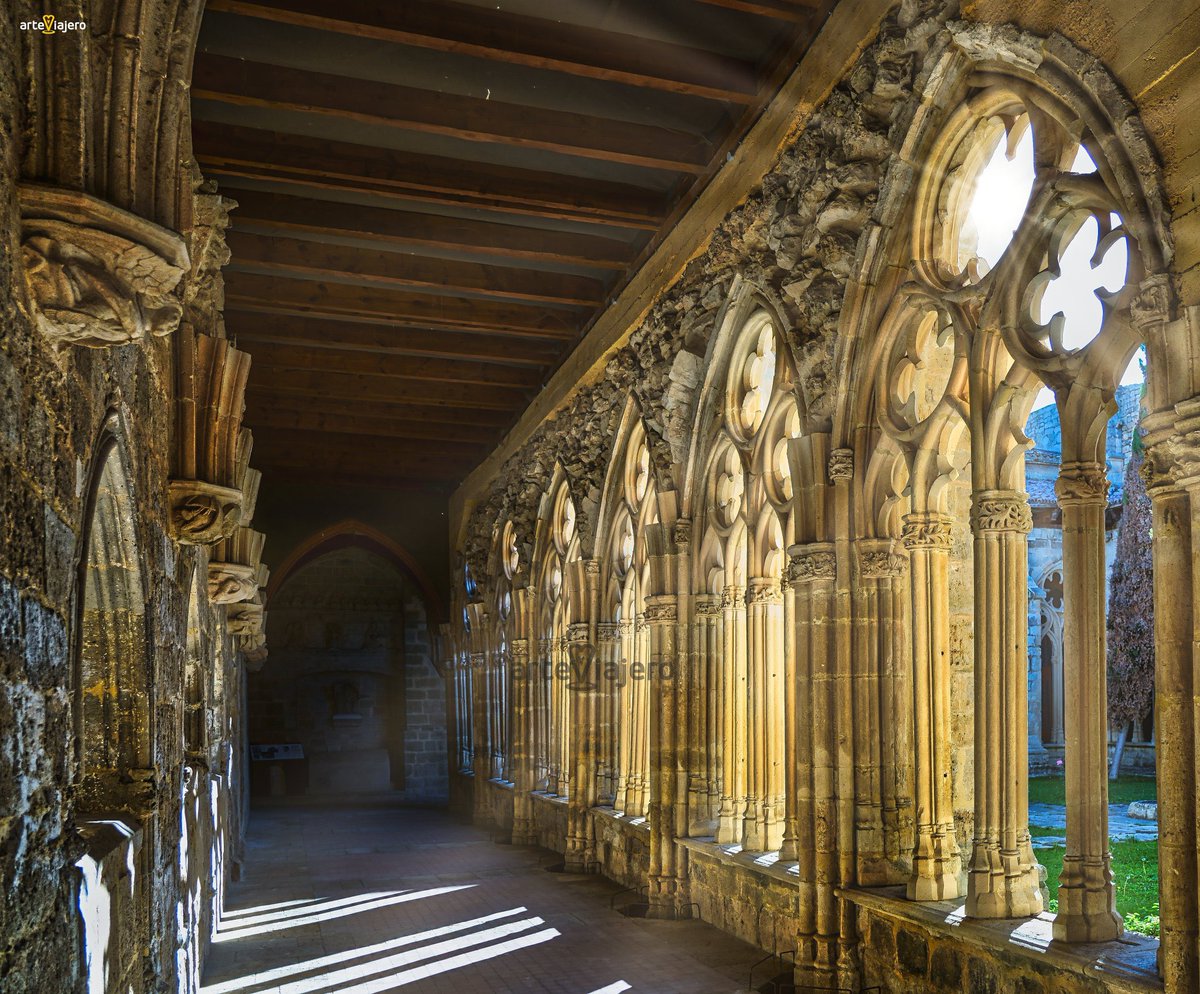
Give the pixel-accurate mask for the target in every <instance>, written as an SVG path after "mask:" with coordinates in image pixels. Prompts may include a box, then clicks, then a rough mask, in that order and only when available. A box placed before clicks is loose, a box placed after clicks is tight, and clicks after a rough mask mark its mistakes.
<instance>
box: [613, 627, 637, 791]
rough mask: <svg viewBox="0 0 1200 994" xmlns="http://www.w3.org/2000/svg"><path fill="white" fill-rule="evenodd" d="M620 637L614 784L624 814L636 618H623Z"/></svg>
mask: <svg viewBox="0 0 1200 994" xmlns="http://www.w3.org/2000/svg"><path fill="white" fill-rule="evenodd" d="M615 627H616V630H617V638H618V639H619V643H618V648H617V658H618V662H617V681H616V685H615V686H614V688H613V708H614V714H613V725H614V734H613V739H614V744H615V746H616V754H615V757H614V769H615V773H616V779H615V781H614V787H613V808H614V809H615V810H617V811H619V812H621V813H623V814H625V813H628V811H629V777H630V774H631V765H632V758H631V757H632V755H633V687H632V686H631V685H630V675H629V668H630V664H631V663H632V662H633V656H634V652H633V637H634V636H633V622H632V621H621V622H618V623H617V625H616V626H615Z"/></svg>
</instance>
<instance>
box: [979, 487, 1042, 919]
mask: <svg viewBox="0 0 1200 994" xmlns="http://www.w3.org/2000/svg"><path fill="white" fill-rule="evenodd" d="M1032 526H1033V519H1032V516H1031V514H1030V511H1029V501H1028V500H1027V498H1026V497H1025V495H1024V494H1022V493H1017V492H1016V491H1011V490H983V491H979V492H977V493H976V494H975V495H974V498H973V501H972V505H971V528H972V531H973V532H974V535H975V555H974V559H975V839H974V843H973V845H972V849H971V862H970V866H969V868H968V872H967V914H968V915H970V916H972V917H974V918H1025V917H1028V916H1031V915H1037V914H1040V913H1041V911H1042V892H1041V890H1040V886H1039V883H1040V882H1039V878H1038V868H1037V862H1036V860H1035V859H1034V858H1033V845H1032V843H1031V842H1030V839H1029V740H1028V723H1029V698H1028V682H1027V681H1028V667H1029V663H1028V659H1027V656H1026V642H1027V639H1028V630H1027V620H1028V612H1029V606H1028V605H1029V601H1028V596H1027V593H1026V591H1027V586H1028V573H1029V552H1028V549H1027V539H1026V536H1027V535H1028V534H1029V531H1030V529H1031V528H1032Z"/></svg>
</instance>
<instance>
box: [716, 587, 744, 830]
mask: <svg viewBox="0 0 1200 994" xmlns="http://www.w3.org/2000/svg"><path fill="white" fill-rule="evenodd" d="M721 614H722V618H721V621H722V628H723V632H722V638H721V642H722V645H723V647H724V658H723V659H722V661H721V670H722V674H723V679H722V690H723V692H724V698H723V702H722V708H721V726H722V736H721V742H722V747H721V807H720V811H719V813H718V817H717V842H719V843H723V844H730V845H732V844H737V843H740V842H741V841H742V817H743V816H744V814H745V811H746V703H745V702H746V700H747V696H748V690H747V673H746V636H745V632H746V588H745V587H741V586H738V585H736V584H730V585H729V586H727V587H726V588H725V590H724V592H723V594H722V599H721Z"/></svg>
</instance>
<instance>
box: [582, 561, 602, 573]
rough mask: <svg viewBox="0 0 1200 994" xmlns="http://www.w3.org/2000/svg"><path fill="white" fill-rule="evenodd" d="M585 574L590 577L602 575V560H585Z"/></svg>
mask: <svg viewBox="0 0 1200 994" xmlns="http://www.w3.org/2000/svg"><path fill="white" fill-rule="evenodd" d="M583 572H584V573H585V574H586V575H588V576H599V575H600V560H599V559H585V560H584V561H583Z"/></svg>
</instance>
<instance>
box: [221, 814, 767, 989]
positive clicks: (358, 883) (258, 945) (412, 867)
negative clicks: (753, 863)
mask: <svg viewBox="0 0 1200 994" xmlns="http://www.w3.org/2000/svg"><path fill="white" fill-rule="evenodd" d="M551 861H552V856H551V854H550V853H548V852H546V851H544V850H539V849H532V848H524V847H513V846H501V845H496V844H494V843H492V842H490V841H489V839H488V837H487V835H486V834H484V833H483V832H481V831H479V830H478V829H476V828H474V827H471V826H469V825H465V824H463V823H461V822H458V821H455V820H453V819H451V818H450V817H449V816H447V815H446V814H444V813H442V812H439V811H431V810H416V809H403V808H398V807H390V806H373V807H372V806H364V805H360V806H357V807H354V806H341V807H320V808H318V807H273V808H263V809H258V810H256V811H255V812H254V815H253V818H252V820H251V823H250V832H249V836H248V838H247V855H246V863H245V867H244V873H243V877H242V880H241V882H239V883H237V884H234V885H233V886H232V887H231V888H230V890H229V893H228V895H227V908H226V911H225V914H224V915H223V916H222V921H221V925H220V930H219V932H218V933H217V936H216V938H215V941H214V942H213V945H212V949H211V952H210V954H209V958H208V964H207V967H206V970H205V976H204V987H203V994H382V992H385V991H404V992H405V994H426V992H429V994H432V992H440V994H444V992H448V991H452V992H454V994H473V992H488V994H494V992H501V991H514V992H515V991H520V992H529V994H532V992H556V994H619V992H622V991H634V992H646V994H672V992H679V994H684V992H686V994H732V992H734V991H739V990H741V991H744V990H745V989H746V979H747V975H748V972H749V970H750V967H751V964H753V963H754V962H755V961H756V960H757V959H759V958H760V956H761V955H762V953H761V952H760V951H759V950H757V949H755V948H753V947H752V946H749V945H747V944H745V943H742V942H739V941H738V940H736V939H734V938H732V937H731V936H729V935H726V934H725V933H723V932H720V931H718V930H717V929H715V928H713V927H711V926H709V925H705V924H703V923H701V922H660V921H647V920H645V919H637V918H627V917H625V916H623V915H621V914H620V913H619V912H617V911H613V910H611V909H610V907H609V903H610V900H611V899H612V897H613V895H616V894H617V893H618V892H619V890H620V888H619V887H618V886H617V885H616V884H614V883H612V882H610V881H607V880H604V879H603V878H599V877H580V876H573V875H568V874H562V873H550V872H547V871H546V870H544V869H543V868H542V867H543V866H544V865H546V864H548V863H550V862H551ZM622 900H625V901H628V900H630V897H629V896H628V895H625V896H624V897H623V898H622V899H618V900H617V906H618V907H620V906H621V903H622ZM769 972H770V971H769V970H767V969H766V967H762V968H760V971H759V973H758V974H756V977H758V978H761V979H763V980H765V979H766V978H767V976H768V975H769Z"/></svg>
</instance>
